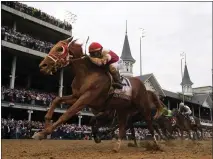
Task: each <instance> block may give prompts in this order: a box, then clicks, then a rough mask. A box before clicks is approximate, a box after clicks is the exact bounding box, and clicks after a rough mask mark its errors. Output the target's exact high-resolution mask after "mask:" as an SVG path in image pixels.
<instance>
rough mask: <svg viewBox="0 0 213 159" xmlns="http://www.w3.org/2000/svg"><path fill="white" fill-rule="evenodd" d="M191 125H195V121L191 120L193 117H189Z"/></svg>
mask: <svg viewBox="0 0 213 159" xmlns="http://www.w3.org/2000/svg"><path fill="white" fill-rule="evenodd" d="M189 118H190V121H191V124H195V119H194V118H193V116H189Z"/></svg>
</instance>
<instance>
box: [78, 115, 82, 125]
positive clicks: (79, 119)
mask: <svg viewBox="0 0 213 159" xmlns="http://www.w3.org/2000/svg"><path fill="white" fill-rule="evenodd" d="M81 118H82V116H81V115H79V116H78V126H79V127H80V126H81Z"/></svg>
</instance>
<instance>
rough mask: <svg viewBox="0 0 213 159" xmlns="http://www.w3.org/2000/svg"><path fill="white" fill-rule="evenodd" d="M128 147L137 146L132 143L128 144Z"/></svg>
mask: <svg viewBox="0 0 213 159" xmlns="http://www.w3.org/2000/svg"><path fill="white" fill-rule="evenodd" d="M128 147H137V145H135V144H133V143H128Z"/></svg>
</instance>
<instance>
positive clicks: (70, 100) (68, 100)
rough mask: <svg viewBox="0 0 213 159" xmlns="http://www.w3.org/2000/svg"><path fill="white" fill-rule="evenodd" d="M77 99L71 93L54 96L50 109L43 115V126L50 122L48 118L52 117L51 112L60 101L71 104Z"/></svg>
mask: <svg viewBox="0 0 213 159" xmlns="http://www.w3.org/2000/svg"><path fill="white" fill-rule="evenodd" d="M76 100H77V99H76V98H74V96H73V95H70V96H63V97H56V98H55V99H54V100H53V101H52V104H51V106H50V109H49V110H48V111H47V114H46V115H45V117H44V118H45V127H48V125H49V124H50V120H51V119H52V116H53V113H54V110H55V108H56V107H57V105H59V104H61V103H66V104H68V105H73V103H75V101H76Z"/></svg>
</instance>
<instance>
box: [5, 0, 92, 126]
mask: <svg viewBox="0 0 213 159" xmlns="http://www.w3.org/2000/svg"><path fill="white" fill-rule="evenodd" d="M1 13H2V27H1V31H2V35H1V39H2V54H1V55H2V70H1V71H2V117H3V118H8V117H11V118H14V119H17V120H18V119H28V120H34V121H43V118H44V115H45V113H46V111H47V108H48V107H49V104H50V102H51V100H52V99H53V98H54V97H55V96H57V95H67V94H71V93H72V92H71V82H72V79H73V76H72V75H71V73H70V70H69V68H67V69H64V70H62V71H61V72H59V73H57V74H56V75H54V76H45V75H42V74H41V73H40V71H39V67H38V65H39V63H40V61H41V60H42V58H43V57H45V56H46V54H47V53H48V52H49V50H50V48H51V47H52V46H53V44H55V43H56V42H57V41H59V40H62V39H66V38H68V37H70V36H71V35H72V25H71V24H69V23H68V22H65V21H64V22H62V21H60V20H57V19H56V18H54V17H52V16H50V15H47V14H46V13H44V12H42V11H40V10H38V9H36V8H32V7H30V6H27V5H25V4H22V3H19V2H2V9H1ZM66 107H67V106H66V105H61V106H60V107H59V108H57V110H56V113H55V115H54V118H53V120H55V119H56V118H58V117H59V116H60V114H61V113H63V112H64V111H65V109H66ZM86 110H87V111H86ZM86 110H84V111H82V112H81V115H83V116H85V117H84V118H83V119H81V118H82V116H81V115H80V116H79V118H78V117H77V116H76V117H74V118H73V119H72V120H71V121H70V122H78V121H82V123H84V122H88V118H89V116H92V113H91V112H89V111H88V109H86ZM87 117H88V118H87ZM78 119H79V120H78Z"/></svg>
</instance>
